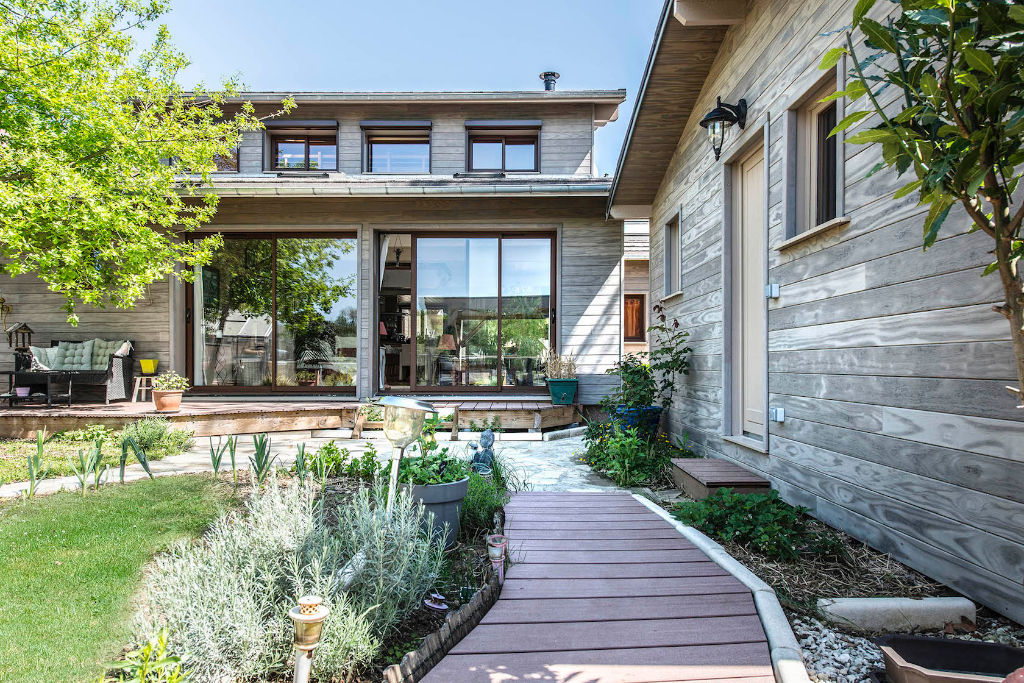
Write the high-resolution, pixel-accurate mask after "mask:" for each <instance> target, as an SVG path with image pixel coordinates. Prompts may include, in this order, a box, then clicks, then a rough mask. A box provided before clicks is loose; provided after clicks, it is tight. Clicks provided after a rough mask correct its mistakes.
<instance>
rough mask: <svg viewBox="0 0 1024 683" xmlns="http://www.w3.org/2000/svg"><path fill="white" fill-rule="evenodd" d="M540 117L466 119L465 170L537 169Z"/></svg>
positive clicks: (538, 164) (538, 165)
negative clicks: (535, 118)
mask: <svg viewBox="0 0 1024 683" xmlns="http://www.w3.org/2000/svg"><path fill="white" fill-rule="evenodd" d="M540 125H541V122H540V121H521V120H470V121H466V130H467V131H468V148H467V152H466V170H467V171H513V172H516V171H518V172H524V171H525V172H530V171H533V172H537V171H540Z"/></svg>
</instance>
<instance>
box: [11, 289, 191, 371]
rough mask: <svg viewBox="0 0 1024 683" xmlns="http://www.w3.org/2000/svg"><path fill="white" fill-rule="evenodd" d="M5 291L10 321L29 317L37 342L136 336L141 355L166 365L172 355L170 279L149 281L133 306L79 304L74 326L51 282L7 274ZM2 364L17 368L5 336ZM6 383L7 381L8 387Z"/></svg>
mask: <svg viewBox="0 0 1024 683" xmlns="http://www.w3.org/2000/svg"><path fill="white" fill-rule="evenodd" d="M3 295H4V296H5V297H6V298H7V302H8V303H9V304H10V305H11V307H12V309H13V312H12V313H11V315H10V316H9V317H8V322H9V323H13V322H14V321H19V322H26V323H28V326H29V327H31V328H32V332H33V334H32V345H33V346H49V345H50V341H51V340H54V339H56V340H61V339H66V340H75V341H81V340H86V339H95V338H100V339H110V340H113V339H131V340H133V341H134V344H135V357H136V358H157V359H159V360H160V365H161V369H164V368H166V367H168V365H169V364H170V362H171V358H170V285H169V283H168V282H167V281H161V282H154V283H153V284H152V285H150V287H149V290H148V292H147V294H146V297H145V299H143V300H142V301H140V302H139V303H138V305H136V306H135V307H134V308H132V309H130V310H125V309H120V308H94V307H92V306H79V307H78V315H79V323H78V325H77V326H76V327H72V326H71V325H69V324H68V322H67V313H66V312H65V311H64V310H62V309H61V305H62V304H63V299H61V298H60V297H59V296H57V295H56V294H54V293H53V292H51V291H50V290H49V289H48V288H47V287H46V284H45V283H44V282H43V281H41V280H39V279H38V278H35V277H32V276H29V275H19V276H17V277H15V278H12V279H8V280H7V281H6V282H4V285H3ZM0 369H3V370H13V369H14V349H12V348H10V347H9V346H8V344H7V340H6V339H2V341H0ZM6 389H7V387H6V385H4V390H5V391H6Z"/></svg>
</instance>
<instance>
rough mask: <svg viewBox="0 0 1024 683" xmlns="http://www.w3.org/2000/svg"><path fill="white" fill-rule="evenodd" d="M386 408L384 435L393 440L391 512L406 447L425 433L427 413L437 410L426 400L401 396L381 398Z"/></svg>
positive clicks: (389, 509) (389, 503) (390, 488)
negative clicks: (399, 467)
mask: <svg viewBox="0 0 1024 683" xmlns="http://www.w3.org/2000/svg"><path fill="white" fill-rule="evenodd" d="M380 405H381V406H382V407H383V408H384V436H386V437H387V439H388V441H390V442H391V479H390V482H389V484H390V485H389V486H388V501H387V507H386V509H387V510H388V511H389V512H390V511H391V506H392V505H393V504H394V502H395V491H396V490H397V489H398V463H399V461H400V460H401V459H402V456H403V455H404V454H405V448H406V446H408V445H409V444H411V443H413V442H415V441H416V439H418V438H419V437H420V434H422V433H423V423H424V422H426V420H427V413H434V412H437V411H435V410H434V406H432V405H430V404H429V403H427V402H426V401H418V400H416V399H414V398H402V397H399V396H385V397H384V398H382V399H381V400H380Z"/></svg>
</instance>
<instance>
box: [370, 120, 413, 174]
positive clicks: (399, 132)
mask: <svg viewBox="0 0 1024 683" xmlns="http://www.w3.org/2000/svg"><path fill="white" fill-rule="evenodd" d="M361 125H362V128H363V135H364V160H365V161H364V164H363V166H364V170H365V171H366V172H367V173H411V174H420V173H430V122H429V121H363V122H362V124H361Z"/></svg>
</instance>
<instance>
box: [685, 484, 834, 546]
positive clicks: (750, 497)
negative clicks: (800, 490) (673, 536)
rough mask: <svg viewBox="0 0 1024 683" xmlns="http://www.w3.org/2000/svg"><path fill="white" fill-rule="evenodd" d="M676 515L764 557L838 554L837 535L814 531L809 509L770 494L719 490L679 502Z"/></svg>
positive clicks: (717, 537) (686, 521) (719, 537)
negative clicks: (708, 494)
mask: <svg viewBox="0 0 1024 683" xmlns="http://www.w3.org/2000/svg"><path fill="white" fill-rule="evenodd" d="M672 514H673V515H674V516H675V517H676V519H678V520H680V521H682V522H684V523H686V524H689V525H691V526H693V527H695V528H697V529H698V530H700V531H703V532H704V533H706V534H708V535H709V536H712V537H714V538H716V539H718V540H721V541H728V542H731V543H736V544H739V545H743V546H747V547H748V548H750V549H751V550H754V551H756V552H759V553H761V554H762V555H765V556H766V557H770V558H773V559H778V560H786V561H792V560H796V559H797V558H798V557H800V555H801V554H822V553H824V554H830V555H835V554H837V553H839V552H841V547H842V546H841V543H840V542H839V539H838V537H837V536H836V535H835V534H830V533H827V532H819V531H814V530H812V529H811V528H810V527H809V526H808V524H807V510H806V509H805V508H802V507H794V506H792V505H790V504H789V503H787V502H785V501H783V500H782V499H781V498H780V497H779V493H778V491H774V490H772V491H769V492H768V493H746V494H741V493H735V492H734V491H733V490H732V489H728V488H722V489H718V490H717V491H715V492H714V493H713V494H711V495H710V496H708V497H707V498H705V499H704V500H700V501H695V502H686V503H680V504H679V505H677V506H676V508H675V510H674V511H673V513H672Z"/></svg>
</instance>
